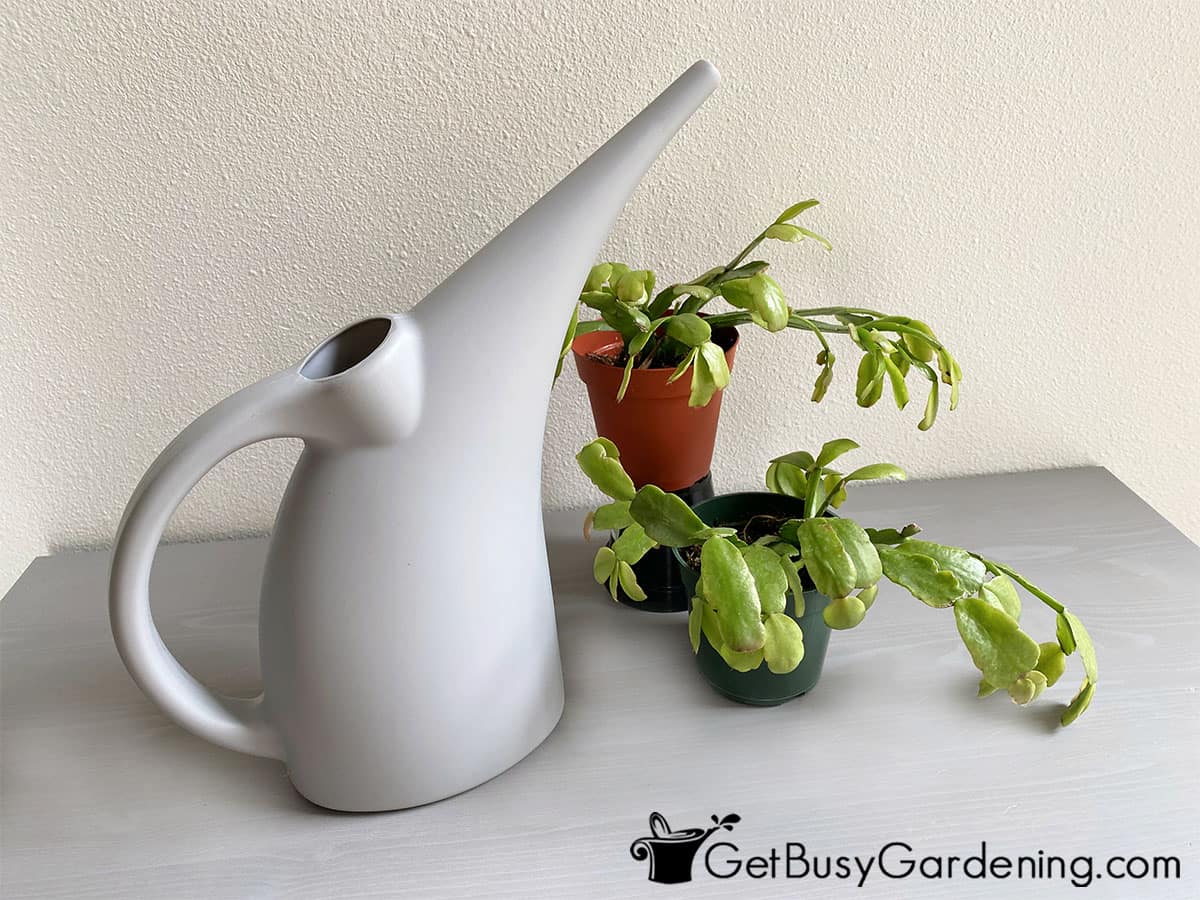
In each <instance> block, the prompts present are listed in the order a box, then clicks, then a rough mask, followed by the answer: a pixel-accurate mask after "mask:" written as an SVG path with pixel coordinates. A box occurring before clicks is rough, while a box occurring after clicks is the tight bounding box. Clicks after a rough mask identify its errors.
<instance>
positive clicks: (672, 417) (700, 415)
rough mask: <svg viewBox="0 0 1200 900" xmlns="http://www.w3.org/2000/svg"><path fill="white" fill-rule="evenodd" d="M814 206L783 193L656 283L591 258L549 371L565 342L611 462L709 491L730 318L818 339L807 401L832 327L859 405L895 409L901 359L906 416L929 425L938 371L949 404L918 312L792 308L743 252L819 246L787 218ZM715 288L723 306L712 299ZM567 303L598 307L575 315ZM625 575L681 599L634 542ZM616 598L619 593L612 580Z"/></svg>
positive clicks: (944, 371)
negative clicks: (708, 251) (697, 270)
mask: <svg viewBox="0 0 1200 900" xmlns="http://www.w3.org/2000/svg"><path fill="white" fill-rule="evenodd" d="M816 205H817V201H816V200H805V201H802V202H800V203H796V204H794V205H793V206H790V207H789V208H788V209H786V210H784V211H783V212H782V213H781V214H780V215H779V216H778V217H777V218H776V219H775V220H774V221H773V222H771V223H770V224H769V225H768V226H767V227H766V228H764V229H763V230H762V231H761V232H760V233H759V234H758V235H757V236H755V238H754V239H753V240H751V241H750V242H749V243H748V244H747V245H746V246H745V247H743V248H742V250H741V251H740V252H738V253H737V254H736V255H735V256H734V257H733V258H732V259H731V260H730V261H729V262H727V263H725V264H724V265H718V266H715V267H713V268H711V269H709V270H708V271H707V272H704V273H703V274H701V275H699V276H697V277H695V278H692V279H690V280H688V281H685V282H679V283H675V284H671V285H669V286H668V287H665V288H662V289H658V288H657V279H656V277H655V274H654V272H653V271H651V270H649V269H634V268H632V267H630V266H628V265H625V264H623V263H615V262H611V263H610V262H606V263H600V264H599V265H596V266H594V267H593V268H592V270H591V272H590V273H589V275H588V278H587V281H586V282H585V283H584V285H583V290H582V292H581V294H580V297H579V299H580V305H577V306H576V308H575V311H574V313H573V314H572V317H571V322H570V325H569V327H568V329H567V334H566V338H565V339H564V341H563V346H562V353H561V355H560V358H559V366H558V372H561V370H562V364H563V360H564V359H565V358H566V356H567V354H568V353H571V352H572V351H573V353H574V357H575V363H576V369H577V371H578V372H579V375H580V377H581V378H582V379H583V381H584V382H585V384H586V385H587V389H588V397H589V400H590V402H591V406H592V415H593V418H594V419H595V423H596V431H597V433H598V434H600V435H601V436H602V437H606V438H608V439H610V440H612V441H613V442H615V443H616V444H617V445H618V446H620V447H621V448H622V453H623V457H622V461H623V463H624V467H625V469H626V471H627V472H628V473H629V475H630V477H631V478H632V480H633V482H634V484H635V485H636V486H638V487H640V486H642V485H646V484H655V485H658V486H659V487H661V488H663V489H664V490H666V491H671V492H674V493H677V494H679V495H680V496H681V497H682V498H683V499H684V500H685V501H687V502H688V503H695V502H698V501H700V500H703V499H706V498H708V497H711V496H712V495H713V487H712V479H711V475H710V473H709V469H710V466H711V464H712V455H713V447H714V444H715V440H716V432H717V420H718V416H719V413H720V408H721V396H722V392H723V389H724V388H725V386H726V385H727V384H728V383H729V380H730V373H731V370H732V367H733V361H734V354H735V352H736V350H737V344H738V327H739V326H741V325H754V326H757V327H758V328H761V329H763V330H765V331H768V332H775V333H778V332H782V331H784V330H786V329H789V328H792V329H798V330H801V331H804V332H807V333H810V334H811V335H812V337H813V339H814V340H815V341H816V343H817V347H818V352H817V356H816V361H817V366H818V374H817V376H816V382H815V384H814V386H813V389H812V393H811V399H812V400H813V401H815V402H820V401H821V399H822V398H823V397H824V396H825V394H826V391H827V389H828V388H829V386H830V383H831V381H832V378H833V371H834V363H835V360H836V355H835V353H834V349H833V347H832V346H831V344H830V340H829V335H834V336H835V338H836V339H838V340H842V339H845V340H847V341H849V343H850V344H851V345H852V346H853V347H855V348H856V349H857V350H858V351H859V352H861V354H862V355H861V358H860V359H859V363H858V370H857V372H858V374H857V379H856V384H855V396H856V399H857V401H858V403H859V405H861V406H864V407H869V406H873V405H874V404H875V403H876V402H877V401H878V400H879V399H880V398H881V397H882V395H883V393H884V390H885V389H890V392H891V394H892V397H893V399H894V400H895V402H896V404H897V406H899V407H900V408H901V409H903V408H904V407H905V406H906V405H907V404H908V402H909V389H908V385H907V377H908V375H909V374H910V373H911V372H912V371H914V370H915V371H916V372H917V373H918V374H919V376H920V377H922V378H924V379H925V380H927V381H928V382H929V394H928V397H927V399H926V403H925V410H924V414H923V415H922V417H921V419H920V421H919V424H918V427H920V428H921V429H922V430H925V429H928V428H930V427H931V426H932V425H933V423H934V419H935V418H936V416H937V412H938V408H939V405H940V403H941V392H940V390H939V385H940V384H941V383H945V384H946V385H948V386H949V393H950V398H949V400H950V402H949V405H950V408H951V409H953V408H954V407H955V406H956V405H957V403H958V389H959V383H960V381H961V378H962V372H961V370H960V369H959V366H958V363H957V362H956V361H955V359H954V357H953V356H952V355H951V354H950V352H949V351H948V350H947V349H946V347H945V346H944V345H943V344H942V343H941V342H940V341H939V340H938V338H937V337H936V336H935V334H934V332H933V331H932V329H930V328H929V326H928V325H926V324H925V323H924V322H921V321H919V320H917V319H914V318H911V317H909V316H900V315H888V314H885V313H882V312H879V311H876V310H873V309H866V308H862V307H852V306H821V307H812V308H802V307H793V306H791V305H789V303H788V300H787V299H786V297H785V295H784V292H783V289H782V288H781V287H780V285H779V284H778V283H777V282H776V281H775V280H774V279H772V278H771V277H770V276H769V275H768V274H767V269H768V268H769V265H770V264H769V263H768V262H767V261H766V260H762V259H752V258H751V257H752V256H753V255H755V253H756V251H757V250H758V249H759V248H760V246H761V245H763V244H765V243H769V242H772V241H777V242H782V243H802V242H805V241H811V242H814V243H816V244H819V245H821V246H823V247H825V248H826V249H829V248H830V243H829V241H828V240H826V239H825V238H824V237H822V236H821V235H819V234H817V233H816V232H813V231H810V230H809V229H807V228H804V227H802V226H800V225H797V224H796V223H795V220H796V219H797V217H799V216H800V215H801V214H802V213H804V212H805V211H806V210H809V209H811V208H812V207H815V206H816ZM718 301H721V302H723V303H724V304H725V307H726V308H723V309H717V308H716V307H715V306H714V304H717V303H718ZM580 306H582V307H584V308H586V309H588V310H591V311H592V312H594V313H595V314H597V316H598V317H597V318H594V319H589V320H583V321H581V320H580ZM558 372H556V377H557V374H558ZM885 386H886V387H885ZM638 576H639V579H640V581H641V582H642V583H643V587H644V588H646V589H647V590H648V592H649V594H650V597H649V600H648V602H642V603H641V604H640V606H641V607H642V608H649V609H653V610H656V611H680V610H684V609H686V608H687V600H688V598H687V596H686V590H685V588H684V585H683V584H682V583H681V582H680V580H679V578H678V576H677V575H676V568H675V566H674V563H673V562H672V560H671V559H670V556H669V554H667V553H665V552H658V551H656V552H652V553H650V554H649V555H647V556H646V557H645V558H644V559H643V561H642V562H641V563H639V570H638ZM618 597H619V598H620V599H622V600H629V599H632V598H629V597H628V596H627V595H626V594H625V593H624V591H623V589H619V590H618Z"/></svg>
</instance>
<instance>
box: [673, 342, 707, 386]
mask: <svg viewBox="0 0 1200 900" xmlns="http://www.w3.org/2000/svg"><path fill="white" fill-rule="evenodd" d="M699 354H700V348H699V347H693V348H692V349H691V350H689V351H688V353H687V355H686V356H685V357H684V358H683V361H682V362H681V363H680V364H679V365H677V366H676V367H675V371H674V372H672V373H671V375H670V377H669V378H667V384H672V383H674V382H676V381H678V380H679V379H680V378H682V377H683V376H684V374H685V373H686V372H687V370H688V369H690V368H691V367H692V364H693V363H695V361H696V357H697V356H699Z"/></svg>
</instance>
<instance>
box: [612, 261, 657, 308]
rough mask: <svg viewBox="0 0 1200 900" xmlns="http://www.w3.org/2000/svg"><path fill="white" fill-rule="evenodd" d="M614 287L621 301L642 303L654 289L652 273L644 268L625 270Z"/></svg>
mask: <svg viewBox="0 0 1200 900" xmlns="http://www.w3.org/2000/svg"><path fill="white" fill-rule="evenodd" d="M610 283H611V282H610ZM616 288H617V291H616V293H617V297H618V299H620V301H621V302H622V303H630V304H641V303H644V302H645V301H646V300H648V299H649V297H650V294H651V293H653V291H654V273H653V272H650V271H647V270H646V269H638V270H636V271H632V272H626V273H625V274H624V275H622V276H621V278H620V280H619V281H618V282H617V283H616Z"/></svg>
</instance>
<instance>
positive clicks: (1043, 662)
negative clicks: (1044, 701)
mask: <svg viewBox="0 0 1200 900" xmlns="http://www.w3.org/2000/svg"><path fill="white" fill-rule="evenodd" d="M1035 668H1036V669H1037V671H1039V672H1041V673H1042V674H1043V675H1045V676H1046V687H1054V685H1055V683H1056V682H1057V681H1058V679H1060V678H1062V675H1063V672H1065V671H1066V670H1067V655H1066V654H1065V653H1063V652H1062V647H1060V646H1058V642H1057V641H1045V642H1044V643H1041V644H1038V661H1037V666H1035Z"/></svg>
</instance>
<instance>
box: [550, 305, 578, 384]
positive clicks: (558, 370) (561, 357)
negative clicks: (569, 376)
mask: <svg viewBox="0 0 1200 900" xmlns="http://www.w3.org/2000/svg"><path fill="white" fill-rule="evenodd" d="M578 328H579V304H578V303H576V304H575V306H574V308H573V309H572V310H571V321H570V322H568V323H567V333H566V334H564V335H563V342H562V347H561V348H560V349H559V351H558V365H556V366H555V367H554V380H555V381H558V376H559V375H561V374H562V370H563V363H564V362H566V360H567V354H568V353H570V352H571V344H572V342H574V340H575V333H576V331H577V330H578Z"/></svg>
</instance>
